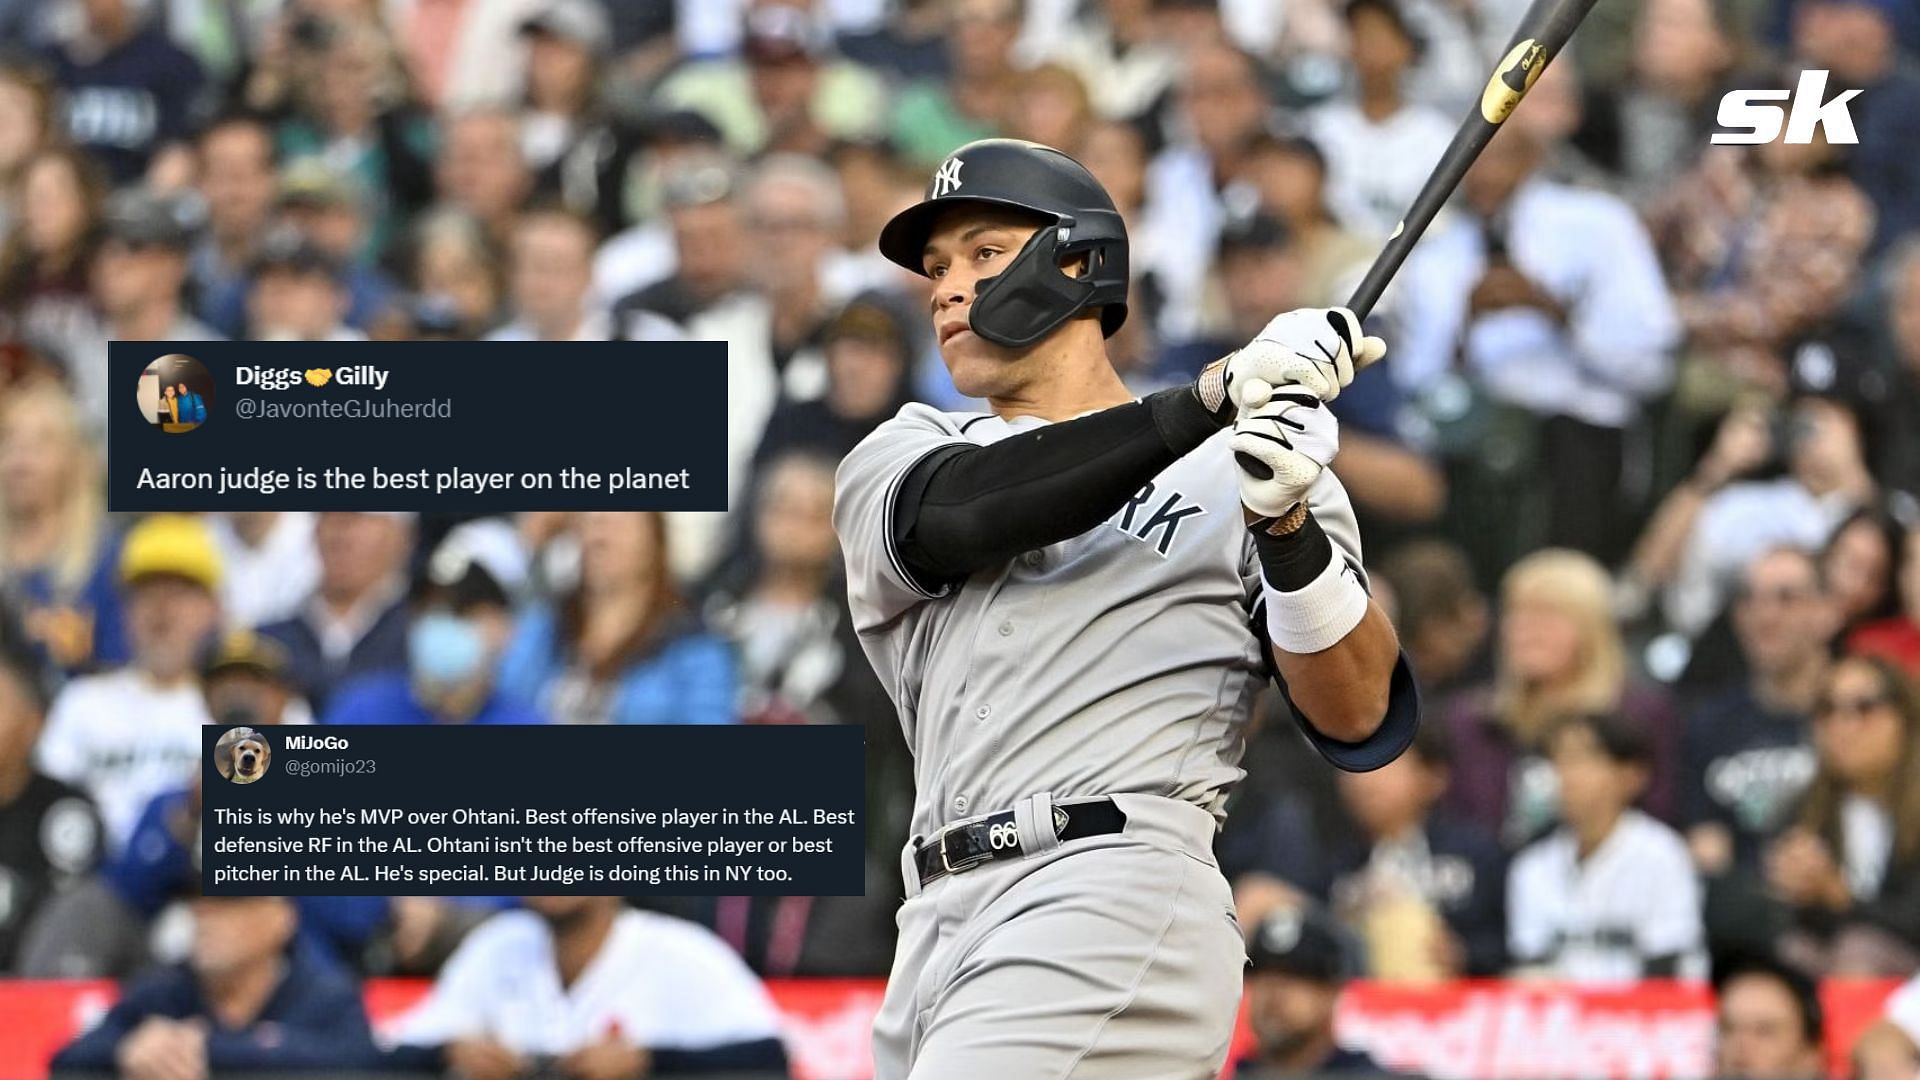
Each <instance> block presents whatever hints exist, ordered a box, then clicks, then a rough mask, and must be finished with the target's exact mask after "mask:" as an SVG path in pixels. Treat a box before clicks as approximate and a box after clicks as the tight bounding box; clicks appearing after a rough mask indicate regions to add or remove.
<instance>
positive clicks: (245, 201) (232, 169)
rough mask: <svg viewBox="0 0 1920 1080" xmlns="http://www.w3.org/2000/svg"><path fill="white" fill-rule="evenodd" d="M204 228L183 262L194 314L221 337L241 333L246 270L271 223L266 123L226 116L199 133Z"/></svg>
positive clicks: (271, 154)
mask: <svg viewBox="0 0 1920 1080" xmlns="http://www.w3.org/2000/svg"><path fill="white" fill-rule="evenodd" d="M199 144H200V196H201V198H202V199H203V200H204V201H205V203H206V208H207V228H206V231H205V233H204V234H203V235H202V236H201V238H200V241H199V243H198V244H196V245H195V247H194V249H193V253H192V255H191V256H190V257H189V261H188V270H189V277H190V279H191V281H192V283H193V288H194V292H195V294H196V296H197V297H198V299H197V300H196V304H197V307H196V309H195V310H196V313H197V314H198V315H199V317H200V318H202V319H204V320H206V321H207V322H208V323H211V324H212V325H213V326H214V327H215V328H216V329H218V330H219V331H220V332H221V333H222V334H225V335H226V336H228V337H234V336H238V335H239V334H241V333H242V332H243V331H244V330H245V329H246V326H245V321H246V313H245V310H244V309H245V306H246V304H245V300H244V297H245V296H246V291H247V271H248V268H249V267H250V266H251V265H252V263H253V258H254V254H255V249H256V248H257V247H258V245H259V243H260V238H261V237H262V236H264V235H265V234H266V231H267V225H268V223H269V222H270V221H271V220H272V219H273V208H274V192H275V184H276V182H277V181H276V179H275V172H274V169H275V149H274V142H273V129H272V127H270V126H269V125H268V124H267V122H266V121H264V120H261V119H258V118H255V117H252V116H248V115H245V114H239V113H236V114H232V115H228V116H225V117H222V118H220V119H218V120H215V121H213V122H212V123H211V124H209V125H208V126H207V127H206V128H205V129H204V130H202V131H201V132H200V140H199Z"/></svg>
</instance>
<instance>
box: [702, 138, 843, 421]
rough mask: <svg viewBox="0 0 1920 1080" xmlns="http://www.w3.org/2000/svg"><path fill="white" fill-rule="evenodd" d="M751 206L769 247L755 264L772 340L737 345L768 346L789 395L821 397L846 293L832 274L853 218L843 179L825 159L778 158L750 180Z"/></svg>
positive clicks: (750, 218)
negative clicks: (828, 336)
mask: <svg viewBox="0 0 1920 1080" xmlns="http://www.w3.org/2000/svg"><path fill="white" fill-rule="evenodd" d="M746 205H747V222H748V226H749V228H750V229H751V230H752V231H753V234H754V235H756V236H758V237H760V238H761V239H760V242H761V244H762V245H763V246H762V249H761V254H760V257H759V258H757V259H755V260H753V262H752V264H751V268H752V272H753V274H754V278H755V281H756V283H757V284H758V285H759V287H760V289H761V290H762V291H763V292H764V293H765V295H766V298H767V302H768V306H769V311H768V314H767V322H768V325H767V328H766V330H765V332H764V333H765V337H764V338H763V340H764V342H765V344H764V345H762V344H761V343H760V342H758V341H756V342H752V343H738V344H737V345H736V347H750V348H752V349H753V350H754V352H756V353H757V352H758V351H759V350H760V349H761V348H764V349H765V350H766V356H767V358H768V360H769V362H771V364H772V365H773V370H774V371H775V372H776V373H777V375H778V377H779V384H780V388H781V396H782V397H788V398H798V399H806V398H816V397H819V396H820V394H821V392H822V390H824V389H825V387H824V383H825V376H826V371H825V364H824V363H823V362H822V359H821V356H820V351H819V345H820V333H821V331H822V330H823V329H825V327H826V324H827V321H828V319H830V318H831V317H832V316H833V314H834V306H835V305H836V304H838V303H839V302H840V301H842V300H844V299H845V297H844V295H834V293H833V290H832V288H831V283H830V282H829V281H828V280H827V279H826V276H825V272H826V270H827V264H828V261H829V259H830V258H831V256H832V255H833V254H834V253H835V252H836V251H837V250H838V249H837V247H836V245H835V237H836V236H838V235H839V232H840V229H841V228H842V226H843V225H844V223H845V222H846V216H847V210H846V204H845V202H844V201H843V200H842V198H841V195H840V184H839V181H838V180H837V178H836V177H835V176H834V174H833V172H832V171H831V170H829V169H827V168H826V167H824V166H822V165H820V164H819V163H817V162H813V161H808V160H806V159H804V158H798V157H789V156H784V155H782V156H776V157H770V158H767V159H765V160H764V161H762V162H761V164H760V166H759V168H758V169H757V170H756V171H755V173H754V175H753V178H752V180H751V181H749V183H748V185H747V191H746ZM730 389H731V387H730Z"/></svg>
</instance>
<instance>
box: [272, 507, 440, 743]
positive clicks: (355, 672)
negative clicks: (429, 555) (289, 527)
mask: <svg viewBox="0 0 1920 1080" xmlns="http://www.w3.org/2000/svg"><path fill="white" fill-rule="evenodd" d="M413 530H414V515H412V514H394V513H370V512H369V513H357V512H348V511H333V512H330V513H324V514H320V515H318V516H317V517H316V518H315V519H314V525H313V545H314V552H315V554H316V556H317V557H318V558H319V560H320V579H319V582H318V583H317V584H316V585H315V586H314V589H313V592H312V595H310V596H308V597H307V598H306V600H305V601H304V602H303V603H302V604H301V606H300V610H299V611H298V612H297V613H295V614H294V615H291V616H289V617H288V618H286V619H283V620H281V621H279V622H274V623H268V624H266V625H265V626H262V627H261V628H260V632H261V633H262V634H263V635H265V636H267V637H270V638H273V639H274V640H276V641H278V642H280V643H281V644H282V645H284V646H286V648H287V651H288V653H289V654H290V657H291V660H290V664H291V667H292V670H293V681H294V684H295V685H296V686H298V687H299V689H300V692H301V694H302V695H303V696H304V697H306V698H307V700H308V701H311V702H312V703H313V706H314V708H315V709H324V708H325V707H326V705H327V703H328V701H329V700H330V699H331V698H332V696H333V693H334V691H335V690H337V689H338V688H339V687H340V686H341V685H342V684H344V683H346V682H348V681H349V680H352V679H354V678H357V677H359V676H362V675H369V674H373V673H375V672H381V671H390V670H395V669H398V668H401V667H404V666H405V665H406V656H407V579H406V572H407V561H408V558H409V556H410V553H411V550H412V545H413Z"/></svg>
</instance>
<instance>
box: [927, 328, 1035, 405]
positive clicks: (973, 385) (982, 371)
mask: <svg viewBox="0 0 1920 1080" xmlns="http://www.w3.org/2000/svg"><path fill="white" fill-rule="evenodd" d="M940 357H941V359H942V360H945V361H946V364H947V374H948V375H950V376H952V377H953V388H954V389H955V390H958V391H960V392H961V393H962V394H965V395H966V396H967V397H974V398H984V397H991V396H993V395H994V394H996V393H998V392H1000V390H1001V389H1002V388H1003V387H1004V386H1005V385H1006V384H1007V382H1008V378H1009V376H1010V375H1011V374H1012V373H1011V371H1010V370H1009V368H1010V367H1011V366H1012V364H1013V363H1014V361H1016V360H1018V359H1019V358H1020V356H1019V354H1017V353H1015V352H1014V351H1013V350H1011V349H1006V348H1002V347H1001V346H998V345H995V344H994V343H992V342H990V341H987V340H985V339H984V338H982V337H980V336H979V335H978V334H975V333H974V332H973V331H971V330H965V331H962V332H961V333H960V334H958V335H957V336H955V337H952V338H949V339H947V341H946V342H945V343H944V344H942V345H941V346H940Z"/></svg>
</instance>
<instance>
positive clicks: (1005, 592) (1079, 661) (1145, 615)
mask: <svg viewBox="0 0 1920 1080" xmlns="http://www.w3.org/2000/svg"><path fill="white" fill-rule="evenodd" d="M1046 423H1047V421H1045V420H1042V419H1039V418H1037V417H1015V418H1013V419H1012V420H1002V419H1000V418H999V417H996V416H993V415H990V414H979V413H944V412H940V411H938V410H936V409H933V408H931V407H929V406H926V405H920V404H913V405H908V406H906V407H905V408H903V409H902V410H901V411H900V413H899V415H897V416H895V417H894V418H893V419H891V420H889V421H887V422H886V423H884V424H882V425H881V426H880V427H879V428H878V429H877V430H875V431H874V432H873V434H871V435H870V436H868V437H867V438H866V439H865V440H864V441H863V442H861V444H860V445H859V446H858V447H856V448H855V449H854V450H853V452H852V453H851V454H849V455H848V456H847V458H846V459H845V461H844V462H842V464H841V466H840V470H839V476H838V479H837V484H836V487H837V492H836V498H835V505H834V526H835V529H836V530H837V531H838V533H839V535H840V542H841V546H842V547H843V549H844V550H845V554H846V561H847V580H848V594H849V599H850V602H851V605H852V610H853V622H854V627H855V629H856V630H857V631H858V632H859V637H860V642H861V645H862V647H863V648H864V649H865V650H866V653H867V657H868V659H869V660H871V661H872V663H873V667H874V670H875V671H876V672H877V673H878V674H879V677H880V680H881V682H882V683H884V684H885V686H886V688H887V692H888V693H889V694H891V695H892V697H893V701H894V703H895V705H896V706H897V707H898V709H899V713H900V719H901V723H902V725H903V727H904V728H905V731H906V738H907V744H908V745H909V746H910V747H912V749H913V753H914V781H915V791H916V796H915V806H914V817H913V831H914V833H915V834H917V835H930V834H932V833H933V832H935V831H937V830H938V829H940V828H941V827H943V826H945V825H948V824H950V823H952V822H954V821H958V820H961V819H964V818H969V817H974V816H978V815H980V814H986V813H993V812H996V811H999V810H1003V809H1006V808H1008V807H1011V806H1012V805H1014V803H1015V802H1016V801H1018V800H1020V799H1021V798H1023V797H1026V796H1029V795H1032V794H1034V793H1036V792H1051V793H1052V794H1053V796H1054V797H1055V798H1071V797H1075V796H1097V795H1111V794H1115V793H1122V792H1134V793H1141V794H1149V795H1160V796H1166V797H1170V798H1174V799H1179V800H1182V801H1185V802H1189V803H1193V804H1195V805H1198V806H1200V807H1202V808H1204V809H1206V810H1208V811H1209V812H1211V813H1213V814H1214V815H1215V817H1216V818H1218V817H1220V816H1222V815H1223V804H1224V802H1225V800H1226V796H1227V793H1228V792H1229V790H1231V788H1232V787H1233V785H1234V784H1235V783H1236V782H1237V781H1238V780H1239V779H1240V777H1241V776H1242V775H1243V773H1242V770H1241V768H1240V764H1239V763H1240V756H1241V752H1242V749H1243V746H1244V734H1245V726H1246V721H1247V718H1248V716H1249V713H1250V712H1251V709H1252V705H1253V700H1254V696H1255V694H1256V693H1257V691H1258V690H1259V688H1260V686H1261V685H1262V683H1263V682H1264V681H1265V680H1266V679H1267V678H1268V673H1269V670H1270V669H1269V661H1268V658H1267V656H1266V655H1265V653H1266V649H1267V644H1266V640H1265V624H1264V621H1263V619H1262V618H1259V617H1256V607H1257V605H1258V603H1259V599H1260V592H1261V590H1260V570H1259V564H1258V561H1257V559H1256V556H1255V553H1254V550H1253V543H1252V540H1251V537H1250V534H1249V533H1248V532H1247V529H1246V525H1245V522H1244V518H1243V516H1242V512H1241V507H1240V493H1239V485H1238V482H1237V480H1236V476H1237V472H1236V467H1235V465H1234V462H1233V459H1232V455H1231V451H1230V450H1229V448H1228V438H1229V433H1228V432H1225V431H1222V432H1221V433H1219V434H1218V435H1216V436H1215V437H1213V438H1212V439H1209V440H1208V441H1207V442H1206V443H1204V444H1203V445H1201V446H1200V447H1199V448H1198V449H1196V450H1194V451H1193V452H1192V453H1189V454H1187V455H1186V456H1185V457H1183V458H1181V459H1180V460H1178V461H1176V462H1175V463H1174V464H1173V465H1171V466H1169V467H1168V468H1167V469H1166V470H1165V471H1163V472H1162V473H1160V475H1158V476H1157V477H1155V478H1154V479H1153V481H1152V482H1151V483H1149V484H1147V485H1146V486H1145V487H1143V488H1141V489H1140V491H1139V492H1138V494H1136V495H1135V496H1134V498H1133V499H1132V500H1131V501H1130V502H1128V503H1127V504H1126V505H1125V506H1124V507H1122V508H1121V509H1120V511H1119V512H1117V513H1115V514H1114V515H1113V516H1112V517H1111V518H1109V519H1108V520H1107V521H1106V522H1105V523H1103V524H1102V525H1100V526H1099V527H1097V528H1094V529H1093V530H1091V531H1089V532H1086V533H1083V534H1081V535H1079V536H1076V537H1074V538H1072V539H1070V540H1066V541H1063V542H1061V543H1057V544H1052V545H1049V546H1047V547H1045V548H1042V549H1040V550H1037V551H1029V552H1027V553H1025V554H1024V555H1022V556H1020V557H1018V558H1015V559H1013V560H1011V561H1010V562H1008V563H1007V564H1006V565H1004V566H997V567H992V568H989V569H986V570H982V571H980V572H978V573H976V574H974V575H973V576H972V577H970V578H969V579H967V580H966V581H965V582H964V583H962V584H961V585H959V586H958V587H953V588H946V587H940V588H930V587H928V586H927V585H926V584H924V583H922V582H918V581H915V580H914V578H913V576H912V575H911V573H910V572H909V571H908V570H907V568H906V567H905V566H904V565H903V564H902V561H901V558H900V554H899V552H897V551H896V550H894V544H893V530H892V528H891V522H892V520H893V514H894V499H895V496H896V494H897V492H898V490H899V487H900V483H901V480H902V479H903V478H904V477H905V475H906V474H907V472H908V471H909V470H910V469H912V467H913V466H914V465H915V464H916V463H917V462H919V461H920V460H921V459H922V458H924V457H925V456H926V455H927V454H929V453H931V452H933V451H934V450H937V449H939V448H941V447H944V446H950V445H953V444H955V443H973V444H978V445H989V444H992V443H994V442H996V441H998V440H1000V439H1003V438H1006V437H1007V436H1009V435H1013V434H1017V433H1020V432H1024V431H1031V430H1033V429H1035V428H1038V427H1041V426H1044V425H1045V424H1046ZM1309 498H1310V502H1311V505H1312V506H1313V508H1314V516H1315V518H1317V519H1318V520H1319V522H1320V523H1321V525H1322V527H1323V528H1324V529H1325V530H1326V533H1327V535H1328V537H1330V538H1331V539H1332V541H1333V544H1334V547H1335V549H1336V550H1337V551H1339V552H1341V553H1343V554H1344V555H1345V557H1346V558H1347V560H1348V561H1349V562H1350V563H1351V564H1352V565H1353V567H1354V569H1355V572H1356V573H1360V569H1359V567H1360V539H1359V530H1358V528H1357V526H1356V525H1355V523H1354V518H1353V507H1352V504H1351V503H1350V502H1349V501H1348V499H1347V494H1346V491H1345V489H1343V488H1342V487H1341V486H1340V483H1339V481H1338V480H1336V479H1335V478H1334V476H1333V474H1332V472H1331V471H1327V472H1323V473H1322V474H1321V476H1320V479H1319V481H1318V482H1317V483H1316V484H1315V485H1314V487H1313V490H1312V492H1311V495H1310V497H1309ZM1361 580H1362V582H1363V583H1364V581H1365V579H1364V577H1363V578H1362V579H1361ZM1312 734H1313V733H1311V732H1309V735H1310V737H1311V736H1312ZM1383 736H1385V737H1388V738H1391V737H1393V736H1392V734H1391V733H1387V732H1385V731H1384V729H1383ZM1376 738H1379V737H1376ZM1315 742H1316V743H1317V744H1319V745H1320V746H1321V747H1322V750H1323V752H1326V753H1328V754H1329V756H1330V757H1334V758H1335V760H1336V762H1338V761H1339V757H1338V755H1339V753H1340V752H1341V750H1340V748H1339V746H1338V745H1337V744H1336V745H1334V746H1332V747H1330V746H1329V744H1328V743H1327V741H1326V740H1322V739H1317V738H1316V739H1315ZM1362 745H1365V744H1362Z"/></svg>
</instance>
